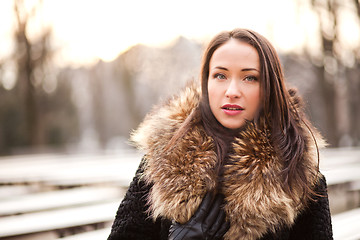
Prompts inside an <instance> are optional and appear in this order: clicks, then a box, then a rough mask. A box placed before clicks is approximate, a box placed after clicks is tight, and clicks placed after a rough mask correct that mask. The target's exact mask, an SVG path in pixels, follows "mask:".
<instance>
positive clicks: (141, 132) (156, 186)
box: [131, 86, 317, 239]
mask: <svg viewBox="0 0 360 240" xmlns="http://www.w3.org/2000/svg"><path fill="white" fill-rule="evenodd" d="M200 96H201V93H200V90H199V88H197V87H195V86H191V87H188V88H186V89H185V91H184V92H182V93H181V94H180V95H179V96H178V97H175V98H173V99H171V100H169V101H168V102H167V103H166V104H165V105H162V106H161V107H157V108H155V109H154V110H153V111H152V112H151V113H150V114H148V115H147V117H146V118H145V120H144V121H143V123H142V124H140V126H139V128H138V129H137V130H136V131H135V132H134V133H133V134H132V138H131V140H132V141H133V142H134V143H135V144H136V146H137V147H138V148H140V149H142V150H143V151H145V153H146V162H145V172H144V176H143V177H144V178H145V180H146V181H147V182H148V183H151V184H153V186H152V188H151V191H150V194H149V196H148V197H149V206H150V211H151V214H152V216H153V218H154V219H155V218H158V217H162V218H166V219H169V220H175V221H177V222H180V223H185V222H187V221H188V220H189V219H190V217H191V216H192V215H193V214H194V212H195V211H196V209H197V208H198V206H199V204H200V203H201V201H202V198H203V196H204V195H205V193H206V192H207V191H210V190H214V188H215V186H216V182H217V180H218V179H217V175H216V174H215V172H214V167H215V165H216V153H215V149H214V148H215V147H214V144H213V140H212V138H211V137H209V136H207V134H206V133H205V130H204V129H203V126H202V125H201V124H200V122H199V121H195V122H194V123H193V124H192V128H191V129H190V131H189V132H188V133H187V134H186V135H185V136H184V137H183V138H182V139H181V140H180V141H179V142H178V143H177V144H176V145H175V147H174V148H172V149H171V150H169V151H165V146H166V145H167V143H168V142H169V141H170V139H171V138H172V136H173V134H174V132H175V131H176V130H177V129H178V128H179V127H180V125H181V124H182V123H183V122H184V121H185V119H186V117H187V116H188V115H189V114H190V113H191V112H192V111H193V110H194V109H195V108H196V107H197V106H198V104H199V100H200ZM293 104H296V101H293ZM299 124H300V123H299ZM303 129H304V131H303V132H304V134H305V136H306V138H307V152H306V153H304V154H305V159H306V160H305V161H306V162H304V164H305V166H306V169H307V170H306V173H305V174H306V176H307V177H308V178H309V179H312V182H313V183H314V184H316V181H317V180H316V177H315V176H316V174H317V167H316V166H317V154H316V150H315V146H314V141H313V140H312V137H311V135H310V133H309V131H308V130H307V129H306V128H305V127H303ZM233 147H234V154H232V155H231V156H230V158H229V160H228V161H227V162H226V163H225V166H224V177H223V182H222V184H221V191H222V193H223V194H224V195H225V200H226V203H225V205H224V210H225V211H226V214H227V217H228V219H229V221H230V224H231V227H230V229H229V231H228V232H227V233H226V235H225V239H258V238H260V237H261V236H263V235H264V234H265V233H267V232H268V231H273V232H275V231H276V229H278V228H279V227H281V226H284V225H286V226H291V225H292V224H293V223H294V219H295V218H296V216H297V215H298V213H299V212H300V211H301V210H302V209H303V208H304V204H303V203H302V201H301V192H300V191H299V189H296V188H295V189H293V194H294V195H293V196H292V197H290V196H288V195H287V194H286V193H285V191H284V190H283V188H282V185H281V183H280V182H279V173H280V172H281V170H282V169H283V165H282V161H281V159H279V158H278V157H277V155H276V152H275V151H274V148H273V146H271V144H270V143H269V141H268V133H267V132H261V131H259V130H258V129H257V128H256V127H255V126H254V125H253V124H248V125H247V126H246V128H245V129H244V130H243V131H242V132H241V136H240V137H239V138H237V139H235V141H234V142H233Z"/></svg>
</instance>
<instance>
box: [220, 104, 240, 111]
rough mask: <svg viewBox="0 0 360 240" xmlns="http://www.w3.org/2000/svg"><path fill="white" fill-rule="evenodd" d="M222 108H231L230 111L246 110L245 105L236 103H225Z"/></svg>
mask: <svg viewBox="0 0 360 240" xmlns="http://www.w3.org/2000/svg"><path fill="white" fill-rule="evenodd" d="M221 109H224V110H229V111H242V110H244V108H243V107H241V106H239V105H234V104H225V105H223V106H222V107H221Z"/></svg>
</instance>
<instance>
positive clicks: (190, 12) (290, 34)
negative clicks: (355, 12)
mask: <svg viewBox="0 0 360 240" xmlns="http://www.w3.org/2000/svg"><path fill="white" fill-rule="evenodd" d="M32 2H36V1H35V0H26V3H28V4H31V3H32ZM297 2H299V1H296V0H272V1H268V0H252V1H248V0H222V1H219V0H216V1H214V0H181V1H180V0H179V1H177V0H151V1H150V0H126V1H125V0H43V8H42V11H40V12H39V14H38V18H37V19H36V20H35V21H34V22H32V24H31V25H30V27H29V29H30V31H29V34H30V35H31V36H30V37H34V38H35V37H36V34H37V32H38V31H39V29H41V28H43V27H46V26H51V27H52V28H53V34H54V35H53V38H54V41H53V44H54V46H55V48H56V49H58V54H57V56H56V61H57V64H59V65H63V66H65V65H69V64H70V65H89V64H90V65H91V64H93V63H95V62H96V61H97V60H98V59H102V60H104V61H111V60H113V59H114V58H116V57H117V56H118V55H119V54H120V53H121V52H123V51H125V50H127V49H128V48H130V47H131V46H134V45H136V44H139V43H141V44H147V45H152V46H162V45H166V44H170V43H171V41H173V40H174V39H176V38H177V37H178V36H180V35H181V36H184V37H187V38H190V39H194V40H198V41H200V42H205V43H206V41H208V40H209V39H210V38H211V37H212V36H213V35H215V34H216V33H218V32H220V31H223V30H231V29H233V28H236V27H241V28H250V29H253V30H255V31H257V32H259V33H261V34H263V35H264V36H265V37H267V38H268V39H269V40H270V41H271V42H272V43H273V44H274V45H275V47H276V48H278V49H279V50H280V51H296V49H299V47H300V46H302V45H303V44H304V42H310V45H313V47H314V48H315V49H316V47H317V40H316V39H312V40H311V41H309V37H311V36H315V33H316V31H317V24H314V23H315V22H316V16H315V15H314V14H312V13H311V12H309V11H307V10H306V7H304V6H299V5H298V3H297ZM303 2H307V1H303ZM12 9H13V0H8V1H4V0H2V1H1V2H0V22H1V23H2V24H1V25H0V42H1V45H0V58H3V57H4V56H7V55H8V54H9V53H10V52H11V49H12V47H13V45H12V44H13V41H12V39H11V36H12V35H11V34H12V32H13V30H14V26H15V25H14V17H13V13H12ZM299 13H301V14H300V15H299ZM299 16H301V17H299Z"/></svg>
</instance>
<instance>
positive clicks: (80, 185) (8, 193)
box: [0, 149, 360, 240]
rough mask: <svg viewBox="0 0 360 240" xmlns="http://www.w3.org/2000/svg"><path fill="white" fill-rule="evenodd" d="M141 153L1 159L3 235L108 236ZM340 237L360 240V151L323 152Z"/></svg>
mask: <svg viewBox="0 0 360 240" xmlns="http://www.w3.org/2000/svg"><path fill="white" fill-rule="evenodd" d="M140 159H141V154H140V153H138V152H135V151H132V150H127V151H123V152H121V153H115V154H99V155H95V154H93V155H56V154H42V155H24V156H13V157H2V158H0V239H7V240H10V239H17V240H31V239H37V240H53V239H63V240H71V239H76V240H81V239H86V240H91V239H106V238H107V236H108V234H109V233H110V226H111V223H112V221H113V219H114V217H115V213H116V210H117V208H118V205H119V203H120V201H121V199H122V197H123V195H124V193H125V192H126V189H127V187H128V185H129V183H130V181H131V179H132V178H133V176H134V173H135V171H136V168H137V166H138V164H139V162H140ZM320 168H321V171H322V173H323V174H324V175H325V176H326V178H327V182H328V185H329V188H328V190H329V199H330V207H331V212H332V215H333V216H332V217H333V229H334V238H335V239H360V236H359V234H358V231H357V230H358V228H359V227H360V149H327V150H324V151H322V152H321V166H320Z"/></svg>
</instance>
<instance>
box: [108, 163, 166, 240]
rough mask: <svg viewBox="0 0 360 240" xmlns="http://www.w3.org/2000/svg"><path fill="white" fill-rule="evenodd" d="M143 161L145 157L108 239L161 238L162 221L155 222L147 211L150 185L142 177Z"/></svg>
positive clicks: (147, 239)
mask: <svg viewBox="0 0 360 240" xmlns="http://www.w3.org/2000/svg"><path fill="white" fill-rule="evenodd" d="M143 162H144V159H143V160H142V161H141V163H140V166H139V168H138V170H137V172H136V175H135V177H134V179H133V181H132V182H131V183H130V186H129V189H128V191H127V193H126V195H125V197H124V199H123V200H122V202H121V204H120V206H119V209H118V211H117V213H116V217H115V220H114V222H113V225H112V228H111V233H110V235H109V237H108V240H120V239H126V240H132V239H143V240H153V239H159V238H160V237H159V235H160V228H161V223H160V221H156V222H154V221H153V220H152V218H150V217H149V216H148V214H147V213H146V211H147V209H148V207H147V205H146V201H147V200H146V199H147V195H148V193H149V190H150V186H148V185H146V184H145V182H144V181H143V180H141V178H140V176H141V174H142V173H143Z"/></svg>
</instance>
